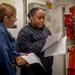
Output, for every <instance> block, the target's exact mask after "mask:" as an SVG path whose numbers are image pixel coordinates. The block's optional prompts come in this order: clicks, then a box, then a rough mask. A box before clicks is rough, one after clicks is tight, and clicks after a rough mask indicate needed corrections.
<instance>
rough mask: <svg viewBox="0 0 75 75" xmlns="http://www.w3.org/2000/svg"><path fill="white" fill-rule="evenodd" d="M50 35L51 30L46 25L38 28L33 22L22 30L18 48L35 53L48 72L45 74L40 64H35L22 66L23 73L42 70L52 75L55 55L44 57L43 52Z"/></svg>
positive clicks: (19, 35)
mask: <svg viewBox="0 0 75 75" xmlns="http://www.w3.org/2000/svg"><path fill="white" fill-rule="evenodd" d="M49 35H51V32H50V31H49V30H48V29H47V28H46V27H45V25H43V27H42V28H37V27H36V26H34V25H32V23H31V22H30V23H28V25H26V26H25V27H23V28H22V29H21V30H20V32H19V34H18V37H17V46H18V50H19V51H21V52H25V53H31V52H33V53H35V54H36V55H37V56H38V57H39V58H40V60H41V62H42V64H43V66H44V67H45V69H46V71H47V74H45V73H43V72H42V71H41V69H40V68H41V67H40V66H39V64H33V65H31V66H30V67H29V68H26V67H22V68H21V75H25V74H26V75H39V74H36V73H35V74H33V73H32V72H33V71H34V70H35V72H37V73H38V72H40V73H41V72H42V73H41V74H43V75H52V65H53V56H50V57H44V52H41V50H42V49H43V47H44V45H45V43H46V38H47V37H48V36H49ZM27 73H30V74H27Z"/></svg>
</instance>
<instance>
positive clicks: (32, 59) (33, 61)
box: [21, 53, 45, 69]
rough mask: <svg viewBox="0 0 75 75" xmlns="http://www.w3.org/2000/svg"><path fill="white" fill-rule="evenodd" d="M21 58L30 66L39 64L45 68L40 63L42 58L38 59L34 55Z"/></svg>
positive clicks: (30, 54)
mask: <svg viewBox="0 0 75 75" xmlns="http://www.w3.org/2000/svg"><path fill="white" fill-rule="evenodd" d="M21 57H22V58H23V59H25V60H26V61H27V62H28V63H29V64H34V63H39V64H40V65H41V66H42V67H43V68H44V66H43V65H42V63H41V61H40V58H39V57H37V56H36V55H35V54H34V53H29V54H28V56H26V55H22V56H21ZM44 69H45V68H44Z"/></svg>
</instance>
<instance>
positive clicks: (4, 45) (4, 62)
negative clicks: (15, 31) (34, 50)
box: [0, 23, 20, 75]
mask: <svg viewBox="0 0 75 75" xmlns="http://www.w3.org/2000/svg"><path fill="white" fill-rule="evenodd" d="M16 48H17V46H16V40H15V39H14V38H13V36H12V35H11V34H10V33H9V31H8V30H7V28H6V27H5V26H4V25H3V24H2V23H0V75H16V73H15V69H14V68H13V66H12V64H14V63H15V60H14V59H15V57H16V56H18V55H20V54H19V53H17V52H16Z"/></svg>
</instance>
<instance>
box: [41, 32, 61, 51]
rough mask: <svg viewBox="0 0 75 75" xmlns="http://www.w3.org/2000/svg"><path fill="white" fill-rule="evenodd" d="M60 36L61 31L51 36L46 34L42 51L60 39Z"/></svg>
mask: <svg viewBox="0 0 75 75" xmlns="http://www.w3.org/2000/svg"><path fill="white" fill-rule="evenodd" d="M61 37H62V32H60V33H57V34H53V35H51V36H48V38H47V41H46V44H45V46H44V47H43V49H42V51H44V50H46V49H48V48H49V47H50V46H52V45H53V44H54V43H56V42H57V41H59V40H60V38H61Z"/></svg>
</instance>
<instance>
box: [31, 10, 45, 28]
mask: <svg viewBox="0 0 75 75" xmlns="http://www.w3.org/2000/svg"><path fill="white" fill-rule="evenodd" d="M30 18H31V21H32V24H34V25H35V26H36V27H38V28H41V27H42V26H43V24H44V19H45V13H44V11H43V10H41V9H40V10H38V11H37V12H36V13H35V14H34V15H33V16H31V17H30Z"/></svg>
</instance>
